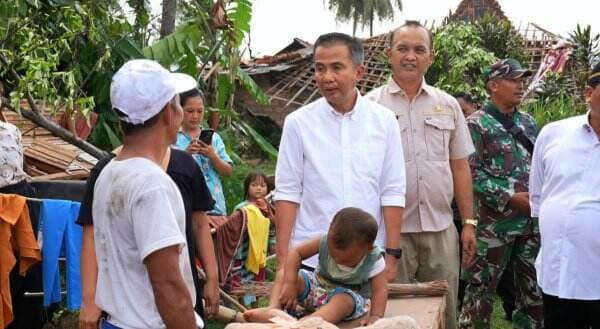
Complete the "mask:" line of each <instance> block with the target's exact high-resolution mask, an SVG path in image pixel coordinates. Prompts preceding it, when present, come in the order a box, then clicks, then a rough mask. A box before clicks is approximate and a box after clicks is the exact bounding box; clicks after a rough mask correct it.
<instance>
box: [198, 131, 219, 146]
mask: <svg viewBox="0 0 600 329" xmlns="http://www.w3.org/2000/svg"><path fill="white" fill-rule="evenodd" d="M214 133H215V131H214V130H212V129H202V132H200V136H199V137H198V140H201V141H202V142H203V143H204V144H207V145H211V144H212V136H213V134H214Z"/></svg>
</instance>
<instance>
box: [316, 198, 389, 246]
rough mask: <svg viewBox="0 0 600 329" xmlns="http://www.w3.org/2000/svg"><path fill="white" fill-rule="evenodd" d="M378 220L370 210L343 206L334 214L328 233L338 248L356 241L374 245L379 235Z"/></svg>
mask: <svg viewBox="0 0 600 329" xmlns="http://www.w3.org/2000/svg"><path fill="white" fill-rule="evenodd" d="M377 229H378V227H377V222H376V221H375V218H373V216H371V214H369V213H368V212H366V211H364V210H362V209H359V208H354V207H347V208H343V209H342V210H340V211H338V212H337V213H336V214H335V216H333V221H331V225H329V232H328V233H327V235H328V236H329V237H330V238H331V241H332V242H333V245H334V246H335V247H336V248H340V249H344V248H347V247H349V246H351V245H353V244H355V243H362V244H365V245H373V243H374V242H375V238H376V237H377Z"/></svg>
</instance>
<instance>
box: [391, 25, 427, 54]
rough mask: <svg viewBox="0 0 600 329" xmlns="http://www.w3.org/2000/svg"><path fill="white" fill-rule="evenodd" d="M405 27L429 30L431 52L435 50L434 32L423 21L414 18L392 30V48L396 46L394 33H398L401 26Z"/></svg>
mask: <svg viewBox="0 0 600 329" xmlns="http://www.w3.org/2000/svg"><path fill="white" fill-rule="evenodd" d="M404 27H414V28H422V29H424V30H425V31H427V37H428V38H429V52H432V51H433V34H432V33H431V30H430V29H428V28H426V27H425V25H423V24H421V22H419V21H413V20H406V21H404V24H402V25H400V26H399V27H398V28H396V29H395V30H393V31H392V32H390V37H389V44H390V48H391V47H393V46H394V35H395V34H396V32H397V31H398V30H400V29H401V28H404Z"/></svg>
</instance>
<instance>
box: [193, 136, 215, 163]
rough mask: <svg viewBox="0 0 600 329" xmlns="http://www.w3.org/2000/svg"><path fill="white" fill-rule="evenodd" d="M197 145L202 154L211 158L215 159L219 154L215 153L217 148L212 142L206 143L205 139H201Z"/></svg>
mask: <svg viewBox="0 0 600 329" xmlns="http://www.w3.org/2000/svg"><path fill="white" fill-rule="evenodd" d="M197 145H198V152H197V153H199V154H202V155H204V156H205V157H207V158H209V159H211V160H212V159H214V158H215V156H216V155H217V154H216V153H215V149H214V148H213V146H212V144H206V143H204V142H203V141H201V140H199V141H198V144H197Z"/></svg>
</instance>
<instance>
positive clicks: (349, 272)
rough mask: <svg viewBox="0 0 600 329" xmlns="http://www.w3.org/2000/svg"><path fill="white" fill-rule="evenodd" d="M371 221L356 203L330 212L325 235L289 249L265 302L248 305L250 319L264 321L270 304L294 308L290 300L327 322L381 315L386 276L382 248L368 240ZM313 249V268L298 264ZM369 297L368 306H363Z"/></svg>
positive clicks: (372, 318) (369, 320)
mask: <svg viewBox="0 0 600 329" xmlns="http://www.w3.org/2000/svg"><path fill="white" fill-rule="evenodd" d="M376 236H377V222H376V221H375V219H374V218H373V216H371V215H370V214H368V213H367V212H365V211H362V210H360V209H358V208H344V209H342V210H340V211H339V212H338V213H337V214H336V215H335V216H334V218H333V221H332V222H331V225H330V226H329V231H328V232H327V235H325V236H321V237H317V238H314V239H312V240H309V241H307V242H305V243H303V244H300V245H299V246H298V247H297V248H295V249H293V250H291V251H290V252H289V254H288V256H287V259H286V262H285V265H284V269H283V271H279V272H278V273H277V277H276V279H275V284H274V286H273V291H272V292H271V298H270V303H269V307H268V308H262V309H254V310H249V311H246V312H245V313H244V317H245V318H246V320H247V321H250V322H268V320H269V318H270V317H271V315H270V313H271V312H270V311H269V310H270V309H273V308H277V309H285V310H292V311H293V310H295V308H296V304H299V305H301V306H302V307H304V309H305V310H306V311H309V312H313V311H314V313H312V314H311V315H310V316H318V317H321V318H323V319H324V320H325V321H328V322H330V323H334V324H335V323H338V322H340V321H342V320H354V319H358V318H360V317H363V316H364V315H367V314H368V317H366V318H365V319H364V320H363V321H362V324H363V325H364V324H372V323H374V322H375V321H377V320H378V319H379V318H381V317H382V316H383V313H384V312H385V306H386V303H387V280H386V277H385V261H384V258H383V251H382V250H381V249H380V248H378V247H376V246H374V245H373V242H374V241H375V237H376ZM317 253H318V254H319V264H318V266H317V268H316V269H315V271H314V272H311V271H307V270H300V271H298V270H299V269H300V266H301V263H302V260H304V259H307V258H310V257H311V256H313V255H315V254H317ZM369 298H370V302H371V303H370V304H371V305H370V309H369V306H368V304H369Z"/></svg>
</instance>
